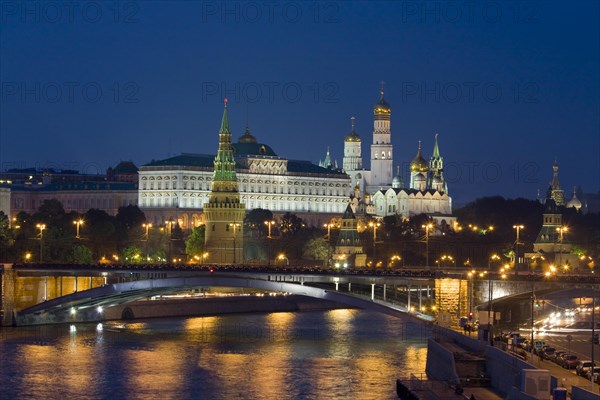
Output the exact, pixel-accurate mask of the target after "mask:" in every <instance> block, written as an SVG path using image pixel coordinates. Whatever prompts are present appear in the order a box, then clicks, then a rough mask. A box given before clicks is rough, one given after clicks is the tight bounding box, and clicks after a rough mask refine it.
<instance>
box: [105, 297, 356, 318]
mask: <svg viewBox="0 0 600 400" xmlns="http://www.w3.org/2000/svg"><path fill="white" fill-rule="evenodd" d="M339 308H348V307H347V306H345V305H341V304H338V303H334V302H331V301H326V300H320V299H314V298H311V297H306V296H299V295H276V296H256V295H252V296H226V297H189V298H180V299H172V298H170V299H161V300H144V301H136V302H132V303H127V304H122V305H117V306H114V307H109V308H106V309H104V311H103V318H102V319H103V320H133V319H147V318H164V317H204V316H213V315H224V314H238V313H257V312H264V313H269V312H292V311H319V310H333V309H339Z"/></svg>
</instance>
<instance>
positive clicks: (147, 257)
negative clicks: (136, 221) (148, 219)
mask: <svg viewBox="0 0 600 400" xmlns="http://www.w3.org/2000/svg"><path fill="white" fill-rule="evenodd" d="M142 227H144V228H146V261H148V259H149V256H148V239H149V238H150V235H149V230H150V228H152V224H150V223H144V224H142Z"/></svg>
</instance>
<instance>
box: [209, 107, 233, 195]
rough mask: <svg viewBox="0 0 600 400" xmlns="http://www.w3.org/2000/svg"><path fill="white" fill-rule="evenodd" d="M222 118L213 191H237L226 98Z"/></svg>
mask: <svg viewBox="0 0 600 400" xmlns="http://www.w3.org/2000/svg"><path fill="white" fill-rule="evenodd" d="M223 102H224V104H225V105H224V110H223V119H222V120H221V129H220V131H219V150H218V151H217V155H216V156H215V161H214V166H215V168H214V172H213V178H212V191H213V192H237V177H236V174H235V158H234V157H233V146H232V145H231V137H232V135H231V131H230V129H229V117H228V114H227V99H225V100H224V101H223Z"/></svg>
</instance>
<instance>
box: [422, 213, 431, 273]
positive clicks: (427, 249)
mask: <svg viewBox="0 0 600 400" xmlns="http://www.w3.org/2000/svg"><path fill="white" fill-rule="evenodd" d="M421 228H423V229H425V266H426V267H429V231H430V230H431V229H432V228H433V224H432V223H428V224H425V225H421Z"/></svg>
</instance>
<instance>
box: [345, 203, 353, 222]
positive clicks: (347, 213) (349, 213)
mask: <svg viewBox="0 0 600 400" xmlns="http://www.w3.org/2000/svg"><path fill="white" fill-rule="evenodd" d="M342 219H356V217H355V216H354V211H352V205H350V204H349V203H348V207H346V211H344V215H343V216H342Z"/></svg>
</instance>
